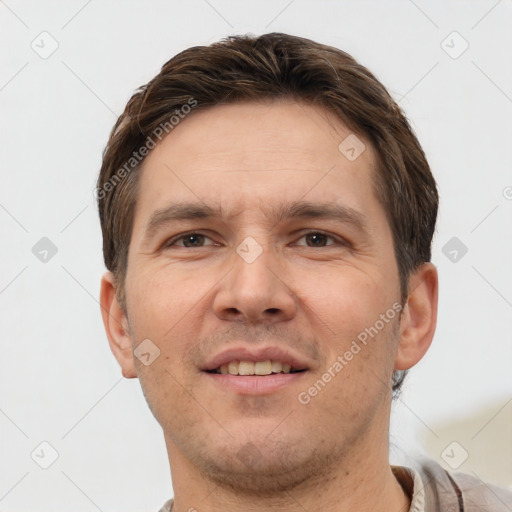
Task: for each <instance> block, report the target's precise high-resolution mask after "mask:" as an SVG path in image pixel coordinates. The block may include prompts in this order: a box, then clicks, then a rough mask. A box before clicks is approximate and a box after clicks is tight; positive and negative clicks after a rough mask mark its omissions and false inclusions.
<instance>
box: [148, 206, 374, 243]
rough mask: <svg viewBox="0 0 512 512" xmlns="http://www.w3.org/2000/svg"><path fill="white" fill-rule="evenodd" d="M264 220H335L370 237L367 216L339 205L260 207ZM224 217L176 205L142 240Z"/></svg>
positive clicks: (152, 221)
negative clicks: (175, 226) (183, 224)
mask: <svg viewBox="0 0 512 512" xmlns="http://www.w3.org/2000/svg"><path fill="white" fill-rule="evenodd" d="M261 210H262V212H263V214H264V216H265V217H266V218H267V219H269V220H271V221H274V222H275V223H276V224H278V223H279V222H282V221H283V220H287V219H288V220H289V219H297V218H303V219H312V218H323V219H333V220H338V221H341V222H345V223H348V224H351V225H353V226H354V227H355V228H357V229H358V230H360V231H362V232H363V233H365V234H368V232H369V229H368V220H367V218H366V216H365V215H364V214H363V213H361V212H360V211H358V210H355V209H354V208H350V207H348V206H344V205H341V204H339V203H312V202H309V201H294V202H289V203H284V204H280V205H278V206H272V207H268V206H261ZM239 213H240V211H238V210H237V211H232V212H231V214H230V215H229V217H234V216H236V215H237V214H239ZM223 216H224V215H223V213H222V209H221V207H220V206H219V207H216V208H213V207H211V206H208V205H206V204H204V203H189V202H181V203H173V204H171V205H169V206H167V207H164V208H160V209H158V210H155V211H154V212H153V213H152V214H151V216H150V218H149V220H148V222H147V223H146V227H145V230H144V236H143V240H144V241H148V240H150V239H151V238H152V237H153V236H154V235H155V234H156V233H157V232H158V231H159V229H161V228H162V227H164V226H166V225H168V224H170V223H172V222H175V221H187V220H194V219H220V218H222V217H223Z"/></svg>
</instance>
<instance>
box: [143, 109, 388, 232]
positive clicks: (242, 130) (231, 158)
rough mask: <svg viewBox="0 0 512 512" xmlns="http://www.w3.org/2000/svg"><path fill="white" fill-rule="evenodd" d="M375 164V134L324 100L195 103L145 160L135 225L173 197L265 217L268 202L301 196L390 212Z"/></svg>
mask: <svg viewBox="0 0 512 512" xmlns="http://www.w3.org/2000/svg"><path fill="white" fill-rule="evenodd" d="M340 144H341V146H340ZM347 145H348V146H347ZM352 147H353V149H354V151H352V153H350V152H349V153H347V152H346V150H347V149H349V150H350V149H351V148H352ZM361 150H362V152H361ZM354 152H356V156H357V158H355V159H354V158H353V157H354ZM357 153H360V154H359V155H357ZM374 165H375V155H374V151H373V148H372V147H371V145H370V144H369V143H368V141H366V140H365V139H364V138H362V137H361V136H360V135H357V136H356V135H355V134H354V133H353V132H352V131H351V130H350V129H349V128H348V127H347V126H346V125H345V124H344V123H343V122H341V121H340V120H339V119H338V118H337V117H336V116H335V115H334V114H332V113H330V112H327V111H326V110H324V109H322V108H319V107H315V106H311V105H307V104H302V103H296V102H294V101H279V102H275V101H274V102H271V103H240V104H231V105H220V106H215V107H212V108H208V109H205V110H202V111H201V110H199V111H195V112H193V113H192V114H190V115H189V116H188V117H186V118H185V119H184V120H182V121H181V122H180V123H179V124H178V125H177V126H176V127H175V128H174V129H173V130H172V132H171V133H170V134H169V135H168V136H167V137H166V138H165V139H164V140H163V141H162V142H160V143H159V144H158V145H157V146H156V148H155V149H153V150H152V152H151V153H150V154H149V155H148V156H147V157H146V159H145V161H144V162H143V165H142V170H141V176H140V177H139V180H140V182H139V192H138V198H137V209H136V212H137V213H136V216H135V225H134V232H135V231H136V230H137V229H143V227H144V223H145V221H147V219H148V218H149V216H150V215H151V213H152V212H153V211H155V210H156V209H159V208H163V207H166V206H168V205H169V203H172V202H173V201H177V202H184V201H187V202H190V201H191V200H195V201H197V202H202V203H203V204H207V205H209V206H212V207H214V208H215V207H218V206H220V207H221V209H222V210H223V211H225V212H226V215H229V213H230V212H233V213H235V212H236V215H237V217H238V218H240V217H243V216H244V215H251V216H253V217H254V215H255V214H257V212H261V214H262V218H263V216H264V214H265V213H266V212H267V211H268V208H276V207H277V208H278V207H279V204H281V203H282V204H285V203H291V202H295V201H299V200H307V201H310V202H315V203H318V202H325V203H330V204H332V203H335V202H340V203H341V204H342V205H343V206H346V207H348V208H352V209H354V210H358V211H365V212H366V213H367V214H370V215H371V214H372V213H373V214H375V215H383V211H382V210H381V209H380V210H379V208H380V206H379V205H378V203H377V200H376V198H375V195H374V192H373V186H372V173H373V172H374ZM372 210H373V212H372Z"/></svg>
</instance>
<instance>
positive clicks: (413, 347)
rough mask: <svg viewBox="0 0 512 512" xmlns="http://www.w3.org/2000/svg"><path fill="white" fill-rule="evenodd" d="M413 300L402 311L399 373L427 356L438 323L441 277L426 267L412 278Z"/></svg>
mask: <svg viewBox="0 0 512 512" xmlns="http://www.w3.org/2000/svg"><path fill="white" fill-rule="evenodd" d="M409 290H410V292H409V296H408V298H407V302H406V304H405V306H404V309H403V310H402V318H401V323H400V341H399V344H398V350H397V354H396V358H395V370H408V369H409V368H411V367H412V366H414V365H415V364H416V363H417V362H418V361H420V359H421V358H422V357H423V356H424V355H425V353H426V352H427V350H428V349H429V347H430V344H431V343H432V339H433V337H434V332H435V330H436V322H437V296H438V275H437V269H436V267H435V266H434V265H433V264H432V263H423V264H422V265H421V266H420V267H419V268H418V269H417V270H416V271H415V272H414V273H413V274H412V275H411V277H410V278H409Z"/></svg>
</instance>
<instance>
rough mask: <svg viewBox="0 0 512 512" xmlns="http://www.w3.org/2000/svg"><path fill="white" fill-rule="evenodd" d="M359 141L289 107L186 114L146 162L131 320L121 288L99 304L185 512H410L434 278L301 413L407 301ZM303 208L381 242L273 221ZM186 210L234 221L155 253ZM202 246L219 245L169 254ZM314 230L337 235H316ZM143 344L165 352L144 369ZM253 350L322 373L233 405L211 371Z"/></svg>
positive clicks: (417, 280) (414, 279)
mask: <svg viewBox="0 0 512 512" xmlns="http://www.w3.org/2000/svg"><path fill="white" fill-rule="evenodd" d="M350 133H351V130H350V129H349V128H347V127H346V126H345V125H344V124H343V123H342V122H341V121H340V120H339V119H337V118H336V117H334V116H333V115H332V114H330V113H328V112H326V111H324V110H322V109H320V108H319V107H313V106H309V105H305V104H299V103H296V102H293V101H288V100H287V101H279V102H277V101H275V102H272V103H246V104H235V105H222V106H216V107H213V108H210V109H207V110H204V111H197V112H194V113H193V114H190V115H189V116H188V117H187V118H186V119H185V120H184V121H182V122H181V123H180V124H179V125H178V126H177V127H176V128H175V129H174V130H173V131H172V132H171V134H170V135H169V136H168V137H167V138H166V139H164V140H163V141H162V142H161V143H160V144H159V145H158V146H157V147H156V148H155V149H154V150H153V151H152V152H151V153H150V154H149V155H148V157H147V158H146V159H145V161H144V164H143V169H142V174H141V176H140V188H139V192H138V194H139V195H138V202H137V206H136V211H135V219H134V226H133V232H132V238H131V242H130V248H129V255H128V271H127V275H126V282H125V284H126V311H124V310H123V308H122V307H121V306H120V305H119V303H118V301H117V300H116V296H115V285H114V279H113V276H112V274H111V273H110V272H107V273H106V274H105V275H104V276H103V279H102V283H101V305H102V310H103V320H104V324H105V328H106V332H107V336H108V339H109V343H110V347H111V349H112V352H113V353H114V355H115V357H116V358H117V360H118V362H119V364H120V366H121V369H122V373H123V375H124V376H125V377H126V378H134V377H138V378H139V379H140V381H141V386H142V388H143V391H144V394H145V396H146V399H147V401H148V404H149V406H150V408H151V411H152V412H153V414H154V416H155V417H156V419H157V421H158V422H159V423H160V425H161V426H162V429H163V432H164V437H165V442H166V446H167V452H168V456H169V462H170V467H171V472H172V481H173V488H174V492H175V506H174V510H175V511H176V512H182V511H183V512H184V511H186V510H189V509H190V508H191V507H193V508H195V509H197V510H198V511H201V512H202V511H216V510H219V511H220V510H222V511H231V510H246V511H252V510H280V511H283V510H289V511H299V510H300V511H302V510H323V511H325V512H327V511H334V510H336V511H338V512H339V511H359V512H363V511H373V512H375V511H383V512H384V511H386V512H389V511H397V512H398V511H406V510H408V507H409V504H410V500H409V497H408V496H407V495H406V494H405V493H404V491H403V490H402V487H401V486H400V484H399V483H398V482H397V480H396V479H395V477H394V476H393V473H392V472H391V468H390V465H389V462H388V435H389V415H390V406H391V390H390V384H391V375H392V372H393V370H394V369H402V370H403V369H408V368H410V367H412V366H413V365H415V364H416V363H417V362H418V361H419V360H420V359H421V358H422V357H423V355H424V354H425V352H426V351H427V350H428V348H429V346H430V343H431V341H432V337H433V334H434V330H435V324H436V315H437V288H438V277H437V271H436V268H435V267H434V265H432V264H431V263H426V264H424V265H422V266H421V267H419V268H418V270H417V271H416V272H415V273H414V274H412V275H411V277H410V289H411V293H410V295H409V297H408V300H407V303H406V304H405V305H404V306H405V307H404V309H403V310H402V312H401V314H400V315H396V317H395V318H394V319H393V320H392V321H389V322H388V323H386V324H385V327H384V328H383V329H381V330H380V331H379V333H378V335H377V336H375V337H374V338H373V339H370V340H369V342H368V344H367V346H365V347H364V348H363V349H362V350H361V351H360V352H359V353H358V354H357V355H355V356H354V357H353V359H352V360H351V361H350V362H348V364H347V365H346V366H344V368H343V370H342V371H340V372H339V373H337V374H336V376H335V377H334V378H332V379H331V381H330V382H329V383H328V384H327V385H326V386H325V388H323V389H322V390H321V391H320V392H318V394H317V395H316V396H314V397H313V398H312V399H311V401H310V402H309V403H308V404H302V403H300V402H299V400H298V399H297V397H298V394H299V393H300V392H302V391H304V390H306V391H307V390H308V388H310V387H311V386H312V385H313V384H314V383H315V382H316V381H317V380H318V379H319V378H321V377H322V374H324V372H325V371H326V370H327V369H328V368H329V367H332V365H333V363H334V362H335V361H336V358H337V356H338V355H343V354H344V353H345V352H346V351H347V350H348V349H349V348H350V346H351V343H352V341H353V340H355V339H356V338H357V335H358V334H359V333H361V332H362V331H364V329H365V328H368V327H370V326H373V325H374V324H375V322H376V320H378V319H379V318H380V316H379V315H381V314H383V313H385V312H386V311H387V310H388V309H389V308H391V307H392V304H393V303H397V302H398V303H399V302H400V287H399V278H398V269H397V263H396V259H395V255H394V250H393V241H392V234H391V229H390V226H389V224H388V222H387V220H386V216H385V212H384V210H383V207H382V205H381V204H380V203H379V201H378V200H377V198H376V195H375V193H374V190H373V186H372V179H371V176H372V172H374V171H373V169H374V165H375V154H374V150H373V148H372V147H371V144H370V143H369V142H368V141H367V140H365V139H364V138H363V137H361V136H359V138H360V139H361V140H363V141H364V143H365V145H366V149H365V151H364V152H363V153H362V154H361V155H360V156H359V157H358V158H357V159H356V160H355V161H352V162H351V161H349V160H348V159H347V158H346V157H345V156H344V155H343V154H342V153H341V152H340V151H339V150H338V145H339V144H340V142H341V141H343V139H345V137H347V135H349V134H350ZM298 199H301V200H308V201H311V202H315V203H322V204H327V203H329V204H332V203H338V204H343V205H345V206H348V207H350V208H353V209H355V210H357V211H358V212H360V213H361V214H363V215H364V216H365V217H366V220H367V225H368V229H367V232H366V233H364V232H363V231H361V230H359V229H358V228H356V227H354V226H352V225H350V224H348V223H346V222H341V221H339V220H336V219H320V218H318V219H316V218H313V219H300V218H299V219H297V218H295V219H283V220H281V221H279V222H278V221H276V220H275V219H269V218H267V217H266V216H265V215H264V213H263V210H265V209H266V208H269V207H271V206H277V205H280V204H283V203H285V202H287V201H290V202H291V201H295V200H298ZM177 201H194V202H199V203H200V204H207V205H210V206H216V205H222V213H223V217H222V218H219V219H193V220H187V221H182V222H179V223H170V224H167V225H166V226H165V227H163V228H162V229H161V230H160V231H158V232H157V233H156V234H155V235H154V236H153V237H152V238H150V239H149V240H147V239H145V238H144V234H145V228H146V225H147V222H148V219H149V218H150V216H151V214H152V212H153V211H155V210H157V209H158V208H163V207H165V206H167V205H169V204H171V203H174V202H177ZM234 212H236V215H235V213H234ZM196 230H197V231H199V232H200V233H201V234H204V235H205V237H206V238H201V237H199V238H195V239H193V240H192V246H190V245H189V246H188V247H187V246H186V241H184V239H181V240H178V241H176V242H175V245H170V246H167V247H165V248H163V249H161V250H160V248H161V247H162V246H163V245H164V244H165V242H166V241H168V240H171V239H172V238H173V237H175V235H179V234H181V233H185V232H190V231H196ZM318 231H321V232H323V233H325V234H326V235H328V236H327V237H322V236H320V237H319V238H318V237H315V236H314V235H313V238H312V237H311V236H306V234H307V233H311V232H318ZM246 237H253V238H254V239H255V240H256V241H257V242H258V244H259V245H260V246H261V248H262V252H261V254H260V255H259V256H258V257H257V258H256V260H255V261H253V262H252V263H247V262H246V261H245V260H244V259H243V258H241V257H240V256H239V254H238V253H237V252H236V248H237V246H239V244H240V243H241V242H242V241H243V240H244V239H245V238H246ZM329 237H333V238H329ZM343 240H345V241H347V242H348V245H347V243H346V242H345V243H342V242H343ZM171 241H172V240H171ZM144 339H150V340H151V341H152V343H154V345H155V346H157V347H158V349H159V350H160V356H159V357H158V358H157V359H155V360H154V362H152V363H151V364H150V365H148V366H145V365H144V364H142V362H141V361H140V360H139V359H138V358H136V357H134V356H133V350H134V348H136V347H137V346H138V345H139V344H140V343H141V341H142V340H144ZM242 342H243V343H244V344H245V345H247V346H261V345H263V344H273V345H277V346H279V347H283V348H291V349H293V350H294V351H295V352H296V353H298V354H301V355H302V356H303V357H304V358H305V359H306V360H307V361H308V367H309V370H308V372H307V373H305V374H304V375H303V376H301V377H300V379H299V380H296V381H295V382H294V383H292V384H289V385H287V386H285V387H282V388H280V389H279V390H277V391H275V392H273V393H270V394H268V395H265V396H261V395H259V396H247V395H242V394H239V393H236V392H234V391H231V390H227V389H225V388H224V387H222V386H220V385H218V384H217V383H213V382H212V378H211V377H210V376H208V375H206V374H205V373H204V372H202V371H201V370H200V368H201V367H202V365H203V364H204V363H205V361H206V360H207V359H208V358H210V357H211V356H213V355H215V354H217V353H219V352H220V351H221V350H224V349H225V348H226V347H230V346H232V345H233V344H234V343H242Z"/></svg>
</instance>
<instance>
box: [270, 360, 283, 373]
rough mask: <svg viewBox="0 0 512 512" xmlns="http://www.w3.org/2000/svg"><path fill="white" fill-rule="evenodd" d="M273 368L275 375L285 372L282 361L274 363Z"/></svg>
mask: <svg viewBox="0 0 512 512" xmlns="http://www.w3.org/2000/svg"><path fill="white" fill-rule="evenodd" d="M271 367H272V372H273V373H281V372H282V371H283V363H281V361H272V364H271Z"/></svg>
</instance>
